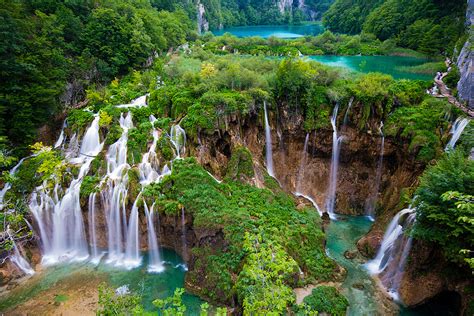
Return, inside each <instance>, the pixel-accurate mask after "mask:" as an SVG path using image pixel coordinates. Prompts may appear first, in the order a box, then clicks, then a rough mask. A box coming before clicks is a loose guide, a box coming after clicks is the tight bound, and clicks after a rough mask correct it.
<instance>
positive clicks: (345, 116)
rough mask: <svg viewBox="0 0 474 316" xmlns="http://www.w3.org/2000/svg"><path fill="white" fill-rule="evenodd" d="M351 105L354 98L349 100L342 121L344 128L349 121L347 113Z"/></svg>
mask: <svg viewBox="0 0 474 316" xmlns="http://www.w3.org/2000/svg"><path fill="white" fill-rule="evenodd" d="M352 103H354V97H351V99H350V100H349V105H348V106H347V110H346V114H345V115H344V121H343V123H342V124H343V125H344V126H346V125H347V122H348V121H349V113H350V111H351V108H352Z"/></svg>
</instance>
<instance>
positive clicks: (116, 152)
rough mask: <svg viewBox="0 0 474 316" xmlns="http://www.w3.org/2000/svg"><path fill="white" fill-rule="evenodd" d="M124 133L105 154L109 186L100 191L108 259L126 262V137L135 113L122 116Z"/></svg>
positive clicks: (118, 262)
mask: <svg viewBox="0 0 474 316" xmlns="http://www.w3.org/2000/svg"><path fill="white" fill-rule="evenodd" d="M120 127H121V128H122V135H121V136H120V138H119V139H118V140H117V141H116V142H115V143H114V144H112V145H110V147H109V150H108V152H107V154H106V160H107V178H106V179H107V187H106V189H105V190H103V191H102V192H101V198H102V204H103V205H104V210H105V214H106V220H107V231H108V247H109V252H108V259H107V262H109V263H115V264H116V265H119V266H120V265H124V263H123V261H122V260H123V257H124V251H123V244H124V242H125V236H126V233H127V218H126V197H127V193H128V190H127V185H128V174H127V172H128V170H129V168H130V166H129V164H128V163H127V141H128V130H129V129H130V128H132V127H133V122H132V115H131V114H130V113H128V114H127V116H126V117H125V116H124V115H123V114H122V115H121V117H120Z"/></svg>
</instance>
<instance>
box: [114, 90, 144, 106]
mask: <svg viewBox="0 0 474 316" xmlns="http://www.w3.org/2000/svg"><path fill="white" fill-rule="evenodd" d="M149 95H150V94H149V93H147V94H145V95H142V96H141V97H138V98H136V99H135V100H132V102H130V103H128V104H121V105H117V106H116V107H117V108H142V107H145V106H147V105H148V104H147V98H148V96H149Z"/></svg>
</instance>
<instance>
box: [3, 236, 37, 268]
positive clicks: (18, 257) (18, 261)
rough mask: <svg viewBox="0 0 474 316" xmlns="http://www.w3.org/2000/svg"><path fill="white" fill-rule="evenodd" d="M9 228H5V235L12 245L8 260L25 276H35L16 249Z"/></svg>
mask: <svg viewBox="0 0 474 316" xmlns="http://www.w3.org/2000/svg"><path fill="white" fill-rule="evenodd" d="M9 229H10V228H9V227H8V228H7V234H8V237H9V238H10V240H11V242H12V245H13V255H11V256H10V260H11V261H12V262H13V263H14V264H15V265H16V266H17V267H18V268H19V269H20V270H21V271H22V272H23V273H24V274H27V275H33V274H35V270H33V269H32V268H31V266H30V264H29V263H28V261H26V259H25V258H24V257H23V256H22V255H21V253H20V250H19V249H18V246H17V245H16V243H15V240H14V239H13V237H12V236H11V235H10V233H9Z"/></svg>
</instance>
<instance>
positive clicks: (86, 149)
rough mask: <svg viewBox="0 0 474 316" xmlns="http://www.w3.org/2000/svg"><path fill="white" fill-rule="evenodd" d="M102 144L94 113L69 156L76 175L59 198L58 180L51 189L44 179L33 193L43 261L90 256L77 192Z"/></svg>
mask: <svg viewBox="0 0 474 316" xmlns="http://www.w3.org/2000/svg"><path fill="white" fill-rule="evenodd" d="M102 146H103V143H100V137H99V117H98V116H96V117H95V119H94V120H93V122H92V123H91V125H90V126H89V128H88V129H87V131H86V133H85V135H84V138H83V140H82V144H81V148H80V151H79V154H78V155H77V157H74V158H71V159H69V163H71V164H78V165H80V166H81V167H80V170H79V174H78V176H77V177H76V178H75V179H74V180H72V181H71V184H70V186H69V188H67V189H66V191H65V192H64V194H63V195H62V198H60V195H61V193H62V190H61V189H60V185H59V183H58V182H56V185H55V186H54V189H52V190H51V189H49V188H48V186H47V185H46V183H45V184H43V185H42V186H40V187H38V188H37V189H36V190H35V192H33V194H32V197H31V201H30V210H31V212H32V213H33V216H34V217H35V219H36V222H37V225H38V227H39V230H40V235H41V240H42V243H43V263H44V264H46V265H47V264H54V263H57V262H60V261H64V260H85V259H87V258H88V257H89V250H88V245H87V241H86V235H85V230H84V222H83V218H82V212H81V206H80V197H79V193H80V189H81V184H82V180H83V179H84V176H85V175H86V174H87V172H88V171H89V168H90V164H91V162H92V160H93V159H94V157H95V156H96V155H97V154H99V153H100V151H101V150H102ZM38 198H39V201H40V203H39V204H38Z"/></svg>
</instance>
